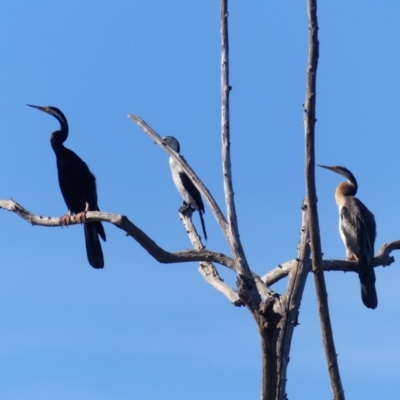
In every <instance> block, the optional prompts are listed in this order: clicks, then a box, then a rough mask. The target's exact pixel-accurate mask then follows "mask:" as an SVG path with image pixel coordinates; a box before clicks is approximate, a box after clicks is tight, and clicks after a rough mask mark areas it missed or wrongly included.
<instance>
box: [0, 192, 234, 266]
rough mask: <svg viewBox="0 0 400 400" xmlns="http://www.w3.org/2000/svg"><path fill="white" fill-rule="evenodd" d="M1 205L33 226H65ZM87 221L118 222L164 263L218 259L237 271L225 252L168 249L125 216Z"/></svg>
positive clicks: (98, 215) (91, 214)
mask: <svg viewBox="0 0 400 400" xmlns="http://www.w3.org/2000/svg"><path fill="white" fill-rule="evenodd" d="M0 208H1V209H3V210H8V211H11V212H13V213H15V214H17V215H18V216H20V217H21V218H23V219H24V220H25V221H27V222H29V223H30V224H32V225H39V226H46V227H57V226H62V224H61V219H60V218H52V217H45V216H41V215H34V214H32V213H31V212H30V211H28V210H26V209H25V208H24V207H22V206H21V205H19V204H18V203H16V202H15V201H14V200H12V199H9V200H0ZM86 221H87V222H93V221H103V222H109V223H111V224H113V225H115V226H116V227H118V228H120V229H122V230H123V231H125V232H126V233H127V234H128V235H129V236H132V238H133V239H135V240H136V241H137V242H138V243H139V244H140V245H141V246H142V247H143V248H144V249H145V250H147V251H148V253H149V254H150V255H151V256H152V257H154V258H155V259H156V260H157V261H158V262H160V263H163V264H172V263H184V262H189V261H204V262H215V263H218V264H221V265H223V266H225V267H228V268H230V269H232V270H234V271H235V263H234V261H233V260H232V258H230V257H228V256H226V255H224V254H222V253H216V252H213V251H210V250H206V249H204V248H203V246H202V247H201V248H200V249H199V250H186V251H178V252H174V253H170V252H168V251H165V250H164V249H162V248H161V247H160V246H158V245H157V243H156V242H155V241H154V240H152V239H151V238H150V237H149V236H147V235H146V234H145V233H144V232H143V231H142V230H141V229H139V228H138V227H137V226H136V225H135V224H134V223H133V222H131V221H130V220H129V219H128V218H127V217H126V216H124V215H118V214H111V213H105V212H98V211H88V212H87V213H86ZM76 224H78V222H76V221H75V220H74V219H72V221H71V225H76Z"/></svg>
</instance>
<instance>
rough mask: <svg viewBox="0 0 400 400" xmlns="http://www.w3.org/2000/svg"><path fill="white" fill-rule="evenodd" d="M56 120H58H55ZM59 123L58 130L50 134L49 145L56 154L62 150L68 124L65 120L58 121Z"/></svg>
mask: <svg viewBox="0 0 400 400" xmlns="http://www.w3.org/2000/svg"><path fill="white" fill-rule="evenodd" d="M57 119H58V118H57ZM58 121H59V122H60V129H59V130H58V131H55V132H53V133H52V134H51V137H50V143H51V147H52V148H53V150H54V152H55V153H56V154H57V153H58V152H59V151H60V150H61V149H63V148H64V145H63V143H64V142H65V141H66V140H67V137H68V122H67V120H66V119H58Z"/></svg>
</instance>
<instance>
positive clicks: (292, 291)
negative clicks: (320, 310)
mask: <svg viewBox="0 0 400 400" xmlns="http://www.w3.org/2000/svg"><path fill="white" fill-rule="evenodd" d="M302 208H303V212H302V221H301V222H302V224H301V232H300V243H299V246H298V249H297V258H296V263H295V265H294V267H293V268H291V270H290V273H289V281H288V286H287V290H286V292H285V294H284V295H283V296H282V299H281V304H282V305H283V308H284V312H283V313H282V315H283V317H282V320H281V322H280V328H281V332H280V335H279V339H278V342H277V353H278V363H277V380H278V383H277V396H276V398H277V399H285V398H286V393H285V388H286V381H287V379H286V373H287V365H288V363H289V355H290V346H291V343H292V337H293V332H294V328H295V326H296V325H297V324H298V322H297V318H298V314H299V309H300V303H301V299H302V296H303V292H304V286H305V284H306V281H307V276H308V272H309V271H310V270H311V260H310V246H309V226H310V223H309V217H310V214H309V212H308V209H307V204H306V202H304V204H303V207H302Z"/></svg>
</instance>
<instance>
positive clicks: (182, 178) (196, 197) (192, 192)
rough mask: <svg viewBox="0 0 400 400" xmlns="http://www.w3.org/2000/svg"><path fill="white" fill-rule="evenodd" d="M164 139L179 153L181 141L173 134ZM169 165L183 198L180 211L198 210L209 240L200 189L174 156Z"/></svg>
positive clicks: (205, 235) (205, 236)
mask: <svg viewBox="0 0 400 400" xmlns="http://www.w3.org/2000/svg"><path fill="white" fill-rule="evenodd" d="M163 140H164V142H165V143H166V144H167V145H168V146H169V147H171V149H172V150H174V151H176V152H177V153H179V151H180V146H179V142H178V141H177V140H176V139H175V138H174V137H173V136H165V137H163ZM169 166H170V167H171V172H172V179H173V180H174V183H175V186H176V188H177V189H178V192H179V193H180V195H181V196H182V198H183V206H182V207H180V208H179V212H181V213H182V214H183V213H185V212H186V211H187V210H188V209H191V210H197V211H198V212H199V215H200V221H201V227H202V228H203V234H204V238H205V239H206V240H207V232H206V227H205V225H204V219H203V214H204V212H205V210H204V204H203V200H202V199H201V195H200V192H199V190H198V189H197V188H196V186H194V184H193V182H192V181H191V180H190V179H189V177H188V176H187V175H186V173H185V171H184V170H183V169H182V167H181V166H180V164H179V163H177V162H176V161H175V160H174V159H173V158H172V157H170V158H169Z"/></svg>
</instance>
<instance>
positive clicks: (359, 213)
mask: <svg viewBox="0 0 400 400" xmlns="http://www.w3.org/2000/svg"><path fill="white" fill-rule="evenodd" d="M320 167H322V168H326V169H329V170H331V171H333V172H336V173H337V174H339V175H342V176H344V177H345V178H346V179H347V182H342V183H340V184H339V186H338V187H337V188H336V192H335V199H336V204H337V205H338V207H339V231H340V236H341V238H342V240H343V243H344V246H345V248H346V259H347V260H354V261H358V263H357V268H358V276H359V278H360V283H361V298H362V301H363V303H364V304H365V306H366V307H368V308H372V309H373V308H376V307H377V305H378V299H377V295H376V289H375V272H374V267H373V265H372V261H373V259H374V243H375V237H376V224H375V218H374V215H373V214H372V213H371V211H369V210H368V208H367V207H366V206H365V205H364V204H363V203H362V202H361V201H360V200H359V199H358V198H357V197H354V196H355V195H356V193H357V188H358V185H357V181H356V178H355V177H354V175H353V174H352V173H351V172H350V171H349V170H348V169H347V168H345V167H339V166H333V167H327V166H325V165H320Z"/></svg>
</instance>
